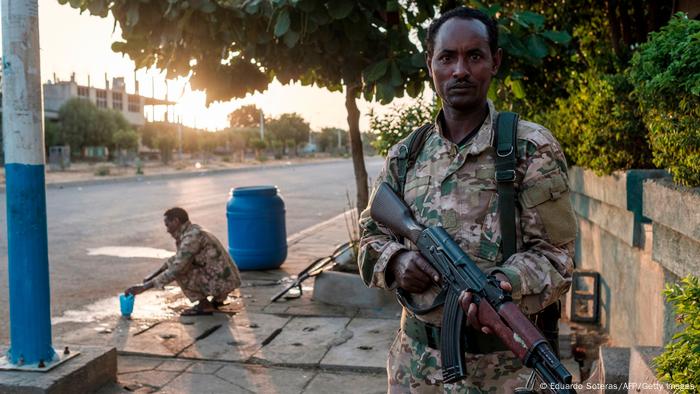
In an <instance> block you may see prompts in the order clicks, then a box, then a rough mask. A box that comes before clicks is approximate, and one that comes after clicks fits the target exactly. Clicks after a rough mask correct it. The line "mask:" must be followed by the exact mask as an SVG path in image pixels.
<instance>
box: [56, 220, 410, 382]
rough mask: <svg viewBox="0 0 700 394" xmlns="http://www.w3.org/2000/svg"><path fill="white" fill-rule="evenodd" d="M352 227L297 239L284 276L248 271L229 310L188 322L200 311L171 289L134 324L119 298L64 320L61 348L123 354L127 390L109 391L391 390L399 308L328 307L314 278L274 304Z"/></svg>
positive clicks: (338, 223) (144, 298)
mask: <svg viewBox="0 0 700 394" xmlns="http://www.w3.org/2000/svg"><path fill="white" fill-rule="evenodd" d="M345 220H346V219H345V217H344V216H343V215H339V216H337V217H336V218H334V219H331V220H329V221H327V222H324V223H321V224H319V225H317V226H314V227H313V228H311V229H308V230H306V231H303V232H301V233H298V234H296V235H294V236H292V237H290V239H289V240H288V244H289V257H288V258H287V260H286V261H285V263H284V264H283V265H282V267H281V268H280V269H278V270H271V271H244V272H242V279H243V285H242V288H241V289H240V290H239V293H238V294H237V295H236V296H235V297H230V298H229V305H228V306H227V307H226V311H227V312H228V313H216V314H214V315H213V316H199V317H179V315H178V314H179V312H180V311H181V310H182V309H184V308H187V307H189V306H190V304H189V302H188V301H187V300H186V299H184V297H183V296H182V294H181V292H180V290H179V289H177V288H166V289H165V290H164V291H150V292H147V293H144V294H143V295H139V296H137V299H136V303H135V309H134V314H133V315H132V319H131V320H127V319H124V318H122V317H120V316H118V315H117V312H118V305H117V300H116V297H114V299H110V300H104V301H102V302H99V303H98V304H97V305H93V306H88V307H86V310H85V311H83V312H81V311H74V312H71V313H67V316H63V317H59V318H58V319H56V321H57V322H58V323H57V324H55V326H54V332H55V333H56V336H55V340H54V343H55V344H56V346H60V347H61V348H63V346H66V345H67V346H70V345H71V344H74V346H75V345H102V346H105V345H107V346H114V347H116V348H117V350H118V352H119V364H118V372H119V376H118V383H117V384H115V385H113V386H111V387H106V388H104V389H103V390H101V393H106V394H112V393H126V392H134V391H136V392H139V393H149V392H155V391H158V392H164V393H249V392H265V393H268V392H278V393H302V392H303V393H327V392H338V393H345V392H347V393H358V392H361V393H382V392H386V377H385V374H384V365H385V362H386V354H387V350H388V348H389V346H390V344H391V341H392V339H393V337H394V335H395V332H396V330H397V329H398V326H399V309H398V307H397V306H391V307H387V308H384V309H382V308H365V309H363V308H356V307H342V306H334V305H327V304H324V303H322V302H319V301H318V300H314V299H313V298H312V289H313V279H310V280H308V281H306V282H304V286H303V295H302V296H301V297H300V298H297V299H291V300H285V299H283V300H281V301H278V302H275V303H271V302H270V297H272V295H274V294H275V293H277V292H278V291H279V290H281V289H282V288H283V287H282V286H283V285H282V284H280V283H285V284H286V283H289V280H290V278H289V277H290V276H291V275H295V274H296V273H298V272H299V271H301V270H302V269H303V268H305V267H306V266H307V265H308V264H309V263H310V262H311V261H313V260H314V259H316V258H317V257H320V256H327V255H329V254H331V253H332V251H333V250H334V249H335V246H337V245H338V244H341V243H343V242H346V241H347V240H348V234H347V229H346V224H345ZM155 304H157V305H155ZM100 309H109V311H108V313H106V314H105V313H101V312H100ZM91 311H92V312H91ZM112 311H113V312H112ZM102 312H104V311H102ZM90 314H93V316H98V318H95V319H89V318H85V317H86V315H90ZM94 314H96V315H94ZM71 316H73V317H76V316H80V318H74V319H71ZM76 320H78V321H77V322H76ZM80 320H83V321H82V322H81V321H80ZM85 320H92V321H85Z"/></svg>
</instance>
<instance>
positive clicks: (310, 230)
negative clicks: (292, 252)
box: [287, 209, 353, 247]
mask: <svg viewBox="0 0 700 394" xmlns="http://www.w3.org/2000/svg"><path fill="white" fill-rule="evenodd" d="M352 211H353V210H352V209H348V210H347V211H345V212H342V213H340V214H338V215H335V216H334V217H332V218H330V219H328V220H325V221H323V222H320V223H316V224H314V225H313V226H311V227H307V228H305V229H303V230H301V231H297V232H296V233H294V234H292V235H290V236H289V237H287V247H290V246H292V245H295V244H297V243H299V242H301V241H302V240H304V239H305V238H307V237H310V236H311V235H313V234H315V233H316V232H317V231H320V230H321V229H323V228H325V227H328V226H330V225H331V224H333V222H335V221H336V220H339V219H340V218H342V217H343V216H345V215H349V214H350V213H351V212H352Z"/></svg>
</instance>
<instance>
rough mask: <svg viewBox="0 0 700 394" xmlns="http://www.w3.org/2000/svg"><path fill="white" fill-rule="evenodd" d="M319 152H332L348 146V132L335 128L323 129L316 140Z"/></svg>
mask: <svg viewBox="0 0 700 394" xmlns="http://www.w3.org/2000/svg"><path fill="white" fill-rule="evenodd" d="M316 143H317V144H318V148H319V149H320V150H321V152H334V151H337V150H340V149H341V148H343V147H347V146H348V132H347V131H346V130H343V129H339V128H336V127H324V128H323V129H321V132H320V133H318V137H317V139H316Z"/></svg>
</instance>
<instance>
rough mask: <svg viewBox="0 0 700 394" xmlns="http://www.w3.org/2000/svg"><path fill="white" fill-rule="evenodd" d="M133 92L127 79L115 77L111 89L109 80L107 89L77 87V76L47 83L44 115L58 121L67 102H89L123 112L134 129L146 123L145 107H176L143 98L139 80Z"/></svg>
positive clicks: (170, 102) (171, 103)
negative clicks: (71, 100) (78, 99)
mask: <svg viewBox="0 0 700 394" xmlns="http://www.w3.org/2000/svg"><path fill="white" fill-rule="evenodd" d="M134 91H135V92H134V93H133V94H132V93H127V91H126V85H125V83H124V78H123V77H119V78H113V79H112V86H111V89H110V86H109V81H107V80H105V87H104V88H97V87H94V86H83V85H78V83H77V82H75V74H74V75H72V76H71V79H70V81H48V82H47V83H45V84H44V116H45V117H46V118H47V119H55V120H58V111H59V110H60V109H61V106H63V104H65V103H66V101H68V100H70V99H72V98H76V97H77V98H83V99H87V100H90V101H91V102H92V103H93V104H95V105H96V106H97V107H98V108H103V109H113V110H116V111H120V112H121V113H122V114H123V115H124V117H125V118H126V120H127V121H128V122H129V123H130V124H131V125H132V126H134V127H140V126H143V125H144V124H146V117H145V116H144V113H143V107H144V106H146V105H152V106H155V105H174V104H175V103H174V102H172V101H166V100H161V99H156V98H152V97H144V96H141V95H140V94H139V85H138V81H137V82H136V86H135V87H134Z"/></svg>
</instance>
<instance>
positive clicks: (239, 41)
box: [60, 0, 434, 209]
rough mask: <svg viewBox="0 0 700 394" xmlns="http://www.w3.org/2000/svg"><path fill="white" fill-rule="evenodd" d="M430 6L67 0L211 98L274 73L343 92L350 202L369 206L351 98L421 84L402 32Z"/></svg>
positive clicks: (240, 91) (368, 0)
mask: <svg viewBox="0 0 700 394" xmlns="http://www.w3.org/2000/svg"><path fill="white" fill-rule="evenodd" d="M60 2H61V3H63V4H65V3H67V2H68V0H60ZM432 3H433V2H431V1H427V0H420V1H417V2H416V3H415V6H414V7H409V8H408V10H406V9H405V8H404V7H401V6H400V4H399V1H398V0H390V1H387V2H377V1H374V0H360V1H350V0H337V1H332V2H327V1H325V0H302V1H290V2H287V1H274V2H267V1H261V0H250V1H217V2H214V1H211V0H200V1H196V2H190V1H184V0H172V1H168V2H132V1H126V0H116V1H107V0H71V1H70V4H71V5H72V6H74V7H78V8H81V10H88V11H89V12H90V13H92V14H94V15H100V16H106V15H107V13H108V12H110V11H111V12H112V14H113V16H114V18H115V20H116V22H117V23H119V25H120V27H121V30H122V37H123V39H124V41H122V42H116V43H114V44H113V46H112V47H113V49H114V50H115V51H117V52H122V53H125V54H127V55H128V56H129V57H130V58H132V59H133V60H134V61H135V63H136V66H137V67H139V68H140V67H149V66H152V65H155V66H157V67H158V68H160V69H163V70H167V75H168V77H170V78H172V77H176V76H186V75H191V78H190V82H191V84H192V87H193V88H195V89H204V90H206V91H207V100H209V101H214V100H229V99H231V98H234V97H243V96H244V95H245V94H247V93H248V92H252V91H255V90H259V91H263V90H265V88H266V87H267V85H268V84H269V83H270V82H271V81H272V79H273V78H277V79H278V80H279V81H280V82H281V83H283V84H286V83H289V82H290V81H292V80H298V81H301V83H302V84H305V85H311V84H314V83H315V84H317V85H318V86H321V87H325V88H328V89H329V90H331V91H341V90H345V96H346V100H345V102H346V109H347V111H348V125H349V131H350V141H351V145H352V151H353V165H354V169H355V176H356V186H357V193H358V198H357V207H358V209H363V208H364V207H365V206H366V205H367V200H368V185H367V173H366V170H365V166H364V159H363V156H362V141H361V138H360V130H359V117H360V112H359V110H358V108H357V104H356V99H357V98H358V97H359V96H360V94H361V93H363V94H364V96H365V98H366V99H377V100H379V101H380V102H382V103H388V102H390V101H391V100H392V99H393V98H394V97H400V96H403V95H404V93H408V94H410V95H412V96H415V95H417V94H418V93H419V92H420V91H421V90H422V89H423V82H424V81H425V78H426V71H425V68H424V66H425V65H424V60H423V55H422V54H421V53H420V52H419V50H418V49H417V47H416V46H415V44H414V43H413V42H412V41H411V40H410V39H409V31H410V29H411V26H412V25H414V26H418V23H415V22H418V21H420V20H425V19H426V18H427V17H432V16H433V14H434V8H433V4H432ZM421 30H422V29H421Z"/></svg>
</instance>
